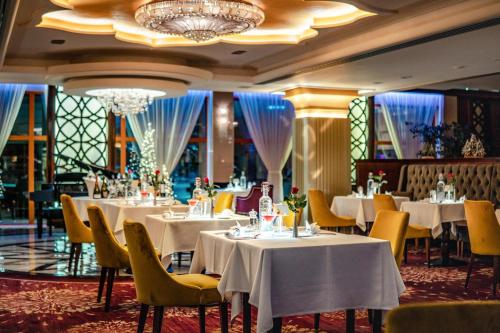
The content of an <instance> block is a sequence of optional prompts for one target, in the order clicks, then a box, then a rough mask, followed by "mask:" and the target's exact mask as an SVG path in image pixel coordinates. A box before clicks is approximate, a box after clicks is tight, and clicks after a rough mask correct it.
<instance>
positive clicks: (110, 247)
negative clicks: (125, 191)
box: [87, 205, 130, 312]
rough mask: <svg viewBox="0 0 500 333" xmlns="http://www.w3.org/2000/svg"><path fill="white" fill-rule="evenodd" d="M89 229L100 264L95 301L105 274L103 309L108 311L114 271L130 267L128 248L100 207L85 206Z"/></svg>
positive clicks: (98, 295)
mask: <svg viewBox="0 0 500 333" xmlns="http://www.w3.org/2000/svg"><path fill="white" fill-rule="evenodd" d="M87 211H88V215H89V221H90V229H91V230H92V235H93V236H94V243H95V253H96V257H97V263H98V264H99V265H100V266H101V278H100V279H99V289H98V291H97V302H100V301H101V297H102V291H103V289H104V283H105V281H106V275H107V277H108V283H107V288H106V302H105V305H104V311H106V312H108V311H109V308H110V304H111V293H112V290H113V282H114V279H115V275H116V271H117V270H119V269H121V268H130V260H129V257H128V250H127V248H126V247H125V246H123V245H121V244H120V243H119V242H118V241H117V240H116V237H115V235H114V234H113V232H112V231H111V229H110V227H109V223H108V221H107V219H106V217H105V216H104V214H103V212H102V209H101V208H99V207H97V206H95V205H91V206H90V207H88V208H87Z"/></svg>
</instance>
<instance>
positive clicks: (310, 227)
mask: <svg viewBox="0 0 500 333" xmlns="http://www.w3.org/2000/svg"><path fill="white" fill-rule="evenodd" d="M306 231H307V232H310V233H311V234H312V235H316V234H319V233H320V231H321V228H320V226H319V225H318V224H317V223H311V224H309V222H307V221H306Z"/></svg>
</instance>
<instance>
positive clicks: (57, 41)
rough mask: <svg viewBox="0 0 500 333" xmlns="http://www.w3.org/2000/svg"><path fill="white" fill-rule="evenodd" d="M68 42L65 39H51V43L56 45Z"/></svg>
mask: <svg viewBox="0 0 500 333" xmlns="http://www.w3.org/2000/svg"><path fill="white" fill-rule="evenodd" d="M64 43H66V41H65V40H64V39H53V40H51V41H50V44H54V45H62V44H64Z"/></svg>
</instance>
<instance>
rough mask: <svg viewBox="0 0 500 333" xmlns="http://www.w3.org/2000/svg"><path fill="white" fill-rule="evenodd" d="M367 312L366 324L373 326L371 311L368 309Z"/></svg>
mask: <svg viewBox="0 0 500 333" xmlns="http://www.w3.org/2000/svg"><path fill="white" fill-rule="evenodd" d="M367 312H368V323H369V324H370V325H371V324H373V310H372V309H368V310H367Z"/></svg>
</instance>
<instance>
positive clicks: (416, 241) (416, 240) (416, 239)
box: [415, 238, 418, 251]
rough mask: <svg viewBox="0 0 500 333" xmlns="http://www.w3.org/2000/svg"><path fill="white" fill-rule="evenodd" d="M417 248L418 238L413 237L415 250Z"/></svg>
mask: <svg viewBox="0 0 500 333" xmlns="http://www.w3.org/2000/svg"><path fill="white" fill-rule="evenodd" d="M417 250H418V238H415V251H417Z"/></svg>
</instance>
